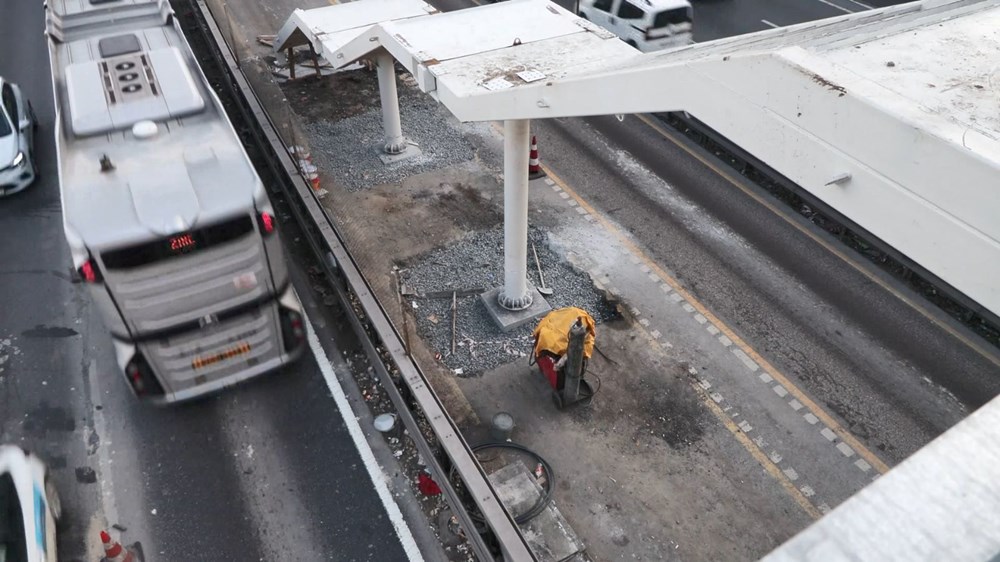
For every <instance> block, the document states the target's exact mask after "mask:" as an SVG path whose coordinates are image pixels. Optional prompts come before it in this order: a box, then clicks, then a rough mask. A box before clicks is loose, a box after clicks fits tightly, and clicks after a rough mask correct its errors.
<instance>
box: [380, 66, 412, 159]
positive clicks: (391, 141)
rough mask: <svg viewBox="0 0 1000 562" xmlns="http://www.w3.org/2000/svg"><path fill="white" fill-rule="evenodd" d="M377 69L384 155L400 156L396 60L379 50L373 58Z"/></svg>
mask: <svg viewBox="0 0 1000 562" xmlns="http://www.w3.org/2000/svg"><path fill="white" fill-rule="evenodd" d="M375 63H376V66H377V67H378V93H379V97H380V98H381V100H382V130H383V131H384V132H385V147H384V149H383V150H385V153H386V154H400V153H402V152H403V151H404V150H406V141H405V140H404V139H403V125H402V124H401V123H400V120H399V95H398V94H397V93H396V59H394V58H393V57H392V55H391V54H389V51H386V50H384V49H383V50H381V51H379V53H378V55H376V56H375Z"/></svg>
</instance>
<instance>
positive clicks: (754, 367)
mask: <svg viewBox="0 0 1000 562" xmlns="http://www.w3.org/2000/svg"><path fill="white" fill-rule="evenodd" d="M732 351H733V355H735V356H736V357H739V359H740V361H742V362H743V364H744V365H746V367H747V369H750V372H752V373H756V372H757V371H758V370H759V369H760V365H758V364H757V362H756V361H754V360H753V359H750V356H749V355H747V354H746V353H743V350H742V349H740V348H734V349H733V350H732Z"/></svg>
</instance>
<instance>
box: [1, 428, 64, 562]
mask: <svg viewBox="0 0 1000 562" xmlns="http://www.w3.org/2000/svg"><path fill="white" fill-rule="evenodd" d="M61 512H62V504H60V503H59V495H58V494H57V493H56V489H55V486H53V484H52V482H51V481H50V480H49V479H48V470H47V469H46V468H45V463H43V462H42V461H41V460H40V459H39V458H38V457H36V456H35V455H32V454H30V453H28V452H26V451H25V450H23V449H21V448H20V447H15V446H13V445H0V562H55V561H56V521H58V520H59V516H60V515H61V514H62V513H61Z"/></svg>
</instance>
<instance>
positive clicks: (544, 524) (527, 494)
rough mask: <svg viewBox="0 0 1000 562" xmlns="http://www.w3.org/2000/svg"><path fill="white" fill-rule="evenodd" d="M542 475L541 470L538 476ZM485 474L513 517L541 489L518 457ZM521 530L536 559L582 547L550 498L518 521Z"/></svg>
mask: <svg viewBox="0 0 1000 562" xmlns="http://www.w3.org/2000/svg"><path fill="white" fill-rule="evenodd" d="M545 477H546V475H545V474H543V475H542V478H545ZM489 478H490V481H491V482H492V483H493V485H494V486H495V487H496V490H497V495H499V496H500V501H502V502H503V504H504V505H505V506H507V509H508V510H510V512H511V513H512V514H514V516H515V517H517V516H519V515H520V514H523V513H527V512H528V510H530V509H531V508H532V506H534V505H535V503H536V502H538V500H539V498H541V497H542V494H543V493H544V492H543V490H542V486H541V485H540V484H539V479H538V478H536V477H535V475H534V474H532V472H531V471H530V470H528V467H527V466H526V465H525V464H524V462H523V461H522V460H521V459H517V460H515V461H514V462H512V463H510V464H507V465H505V466H504V467H502V468H500V469H499V470H496V471H494V472H491V473H490V475H489ZM521 531H522V532H523V533H524V536H525V538H527V540H528V544H529V545H530V546H531V551H532V552H533V553H534V554H535V556H536V557H537V558H538V560H539V562H563V561H564V560H569V559H570V558H571V557H573V556H575V555H576V554H579V553H581V552H583V551H584V549H585V548H586V547H585V546H584V544H583V542H581V541H580V537H579V536H577V534H576V532H575V531H573V528H572V527H571V526H570V524H569V522H568V521H566V518H565V517H563V514H562V513H561V512H560V511H559V507H558V506H557V505H556V504H555V503H552V502H550V503H549V504H548V505H547V506H545V509H544V510H543V511H542V512H541V513H539V514H538V515H537V516H535V517H534V518H532V519H531V520H529V521H526V522H524V523H522V524H521Z"/></svg>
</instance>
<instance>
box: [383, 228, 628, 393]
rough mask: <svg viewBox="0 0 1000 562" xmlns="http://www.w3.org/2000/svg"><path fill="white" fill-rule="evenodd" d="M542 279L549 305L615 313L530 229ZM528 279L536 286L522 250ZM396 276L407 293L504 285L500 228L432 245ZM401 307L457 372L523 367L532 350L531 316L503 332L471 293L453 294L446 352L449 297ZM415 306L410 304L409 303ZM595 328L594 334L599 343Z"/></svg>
mask: <svg viewBox="0 0 1000 562" xmlns="http://www.w3.org/2000/svg"><path fill="white" fill-rule="evenodd" d="M529 239H530V240H531V241H534V243H535V247H536V249H537V250H538V259H539V261H540V262H541V264H542V272H543V273H544V275H545V284H546V286H547V287H550V288H552V290H553V294H552V295H551V296H549V297H546V300H547V301H548V303H549V305H551V306H552V308H553V309H558V308H562V307H566V306H576V307H579V308H582V309H584V310H586V311H587V312H588V313H590V315H591V316H593V317H594V320H595V322H597V323H598V324H600V323H602V322H608V321H610V320H614V319H616V318H617V317H618V312H617V310H616V309H615V307H614V306H613V305H611V304H610V303H609V302H608V301H607V300H606V299H605V298H604V297H603V295H601V294H600V293H599V292H598V291H597V290H596V289H595V288H594V286H593V283H592V282H591V280H590V278H589V277H588V276H587V275H586V274H585V273H583V272H580V271H578V270H576V269H574V268H573V267H572V266H571V265H570V264H569V263H567V262H566V261H565V260H563V259H562V258H561V257H560V256H559V254H557V253H556V252H555V251H554V250H553V249H551V248H550V247H549V244H548V243H547V241H546V235H545V233H544V232H542V231H540V230H537V229H530V230H529ZM528 264H529V266H528V279H529V281H530V282H531V283H532V284H534V285H536V286H537V285H538V284H539V283H538V271H537V269H536V268H535V262H534V257H533V256H532V254H531V248H530V245H529V248H528ZM401 269H402V272H401V276H400V277H401V279H402V282H403V284H404V285H406V287H407V289H408V290H409V291H413V292H416V293H419V294H427V293H436V292H441V291H462V290H468V289H490V288H493V287H498V286H501V285H503V275H504V272H503V230H502V229H501V228H495V229H492V230H487V231H480V232H474V233H471V234H469V235H468V236H466V237H465V238H463V239H462V240H459V241H457V242H455V243H453V244H451V245H449V246H446V247H443V248H438V249H436V250H434V251H432V252H430V253H429V254H427V255H424V256H421V257H419V258H417V259H416V260H414V263H411V264H403V265H401ZM404 302H405V305H406V307H408V312H409V313H412V314H413V315H414V316H415V318H416V324H417V330H418V331H419V333H420V336H421V337H422V338H423V340H424V341H425V342H426V343H427V345H428V346H429V347H430V348H431V349H432V350H433V351H435V352H439V353H440V354H441V360H442V361H443V362H444V364H445V365H446V366H447V367H448V368H450V369H452V370H457V369H461V370H462V372H461V373H460V374H461V375H462V376H474V375H480V374H482V373H483V372H484V371H487V370H490V369H493V368H495V367H498V366H500V365H502V364H504V363H509V362H511V361H523V362H524V363H525V365H527V361H528V359H527V358H528V357H529V356H530V355H531V333H532V331H533V330H534V328H535V325H536V324H537V322H530V323H528V324H526V325H525V326H522V327H520V328H518V329H516V330H513V331H511V332H507V333H504V332H502V331H501V330H500V328H499V327H498V326H497V325H496V323H495V322H494V321H493V319H492V318H491V317H490V316H489V313H488V312H487V311H486V308H485V306H484V305H483V303H482V300H481V299H480V297H479V295H478V294H475V295H470V296H465V297H459V298H458V315H457V329H456V333H457V338H456V341H457V345H456V348H455V354H454V355H451V319H452V313H451V297H450V296H447V297H441V298H430V297H427V298H420V297H412V296H411V297H406V298H405V301H404ZM414 305H416V308H413V306H414ZM600 338H601V335H600V328H598V334H597V340H598V345H600Z"/></svg>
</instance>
